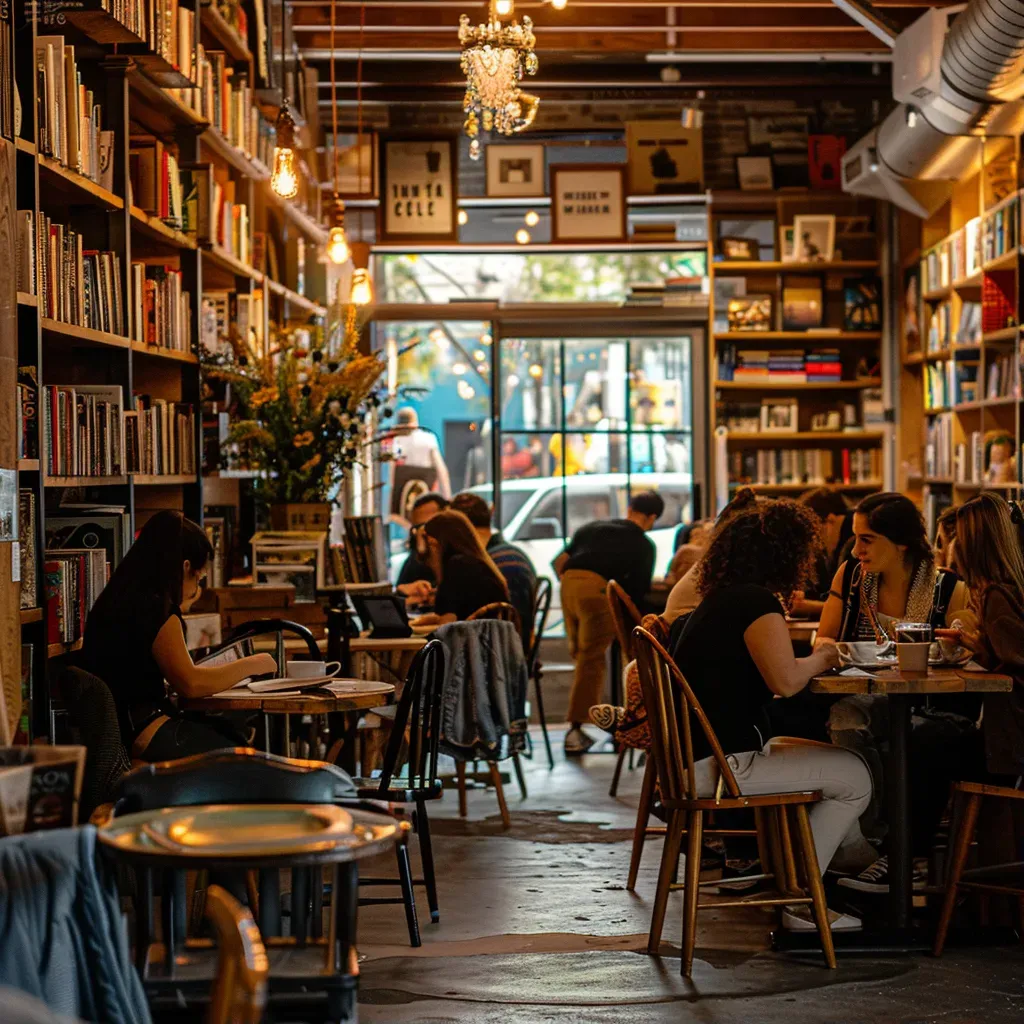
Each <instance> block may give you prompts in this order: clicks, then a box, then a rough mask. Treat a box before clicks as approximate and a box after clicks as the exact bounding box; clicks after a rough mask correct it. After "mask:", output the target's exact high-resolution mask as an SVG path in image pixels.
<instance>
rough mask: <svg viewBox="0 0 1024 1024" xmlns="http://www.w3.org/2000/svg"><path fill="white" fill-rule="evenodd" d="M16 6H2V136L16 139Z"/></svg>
mask: <svg viewBox="0 0 1024 1024" xmlns="http://www.w3.org/2000/svg"><path fill="white" fill-rule="evenodd" d="M14 93H15V84H14V5H13V4H10V3H6V4H0V135H2V136H3V137H4V138H5V139H13V138H14Z"/></svg>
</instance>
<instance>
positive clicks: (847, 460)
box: [843, 448, 850, 484]
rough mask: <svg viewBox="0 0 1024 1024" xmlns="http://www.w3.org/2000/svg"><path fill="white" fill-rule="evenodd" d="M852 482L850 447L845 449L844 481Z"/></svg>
mask: <svg viewBox="0 0 1024 1024" xmlns="http://www.w3.org/2000/svg"><path fill="white" fill-rule="evenodd" d="M849 482H850V449H849V448H844V449H843V483H844V484H848V483H849Z"/></svg>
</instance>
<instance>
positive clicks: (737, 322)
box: [727, 295, 772, 332]
mask: <svg viewBox="0 0 1024 1024" xmlns="http://www.w3.org/2000/svg"><path fill="white" fill-rule="evenodd" d="M727 312H728V316H729V330H730V332H732V331H770V330H771V329H772V297H771V296H770V295H737V296H735V297H734V298H731V299H730V300H729V305H728V309H727Z"/></svg>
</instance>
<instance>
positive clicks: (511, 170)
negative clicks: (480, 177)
mask: <svg viewBox="0 0 1024 1024" xmlns="http://www.w3.org/2000/svg"><path fill="white" fill-rule="evenodd" d="M485 154H486V160H487V194H488V195H489V196H542V195H544V194H545V193H546V182H545V180H544V147H543V146H541V145H529V146H527V145H510V146H503V145H499V144H495V143H491V144H490V145H489V146H488V147H487V149H486V150H485Z"/></svg>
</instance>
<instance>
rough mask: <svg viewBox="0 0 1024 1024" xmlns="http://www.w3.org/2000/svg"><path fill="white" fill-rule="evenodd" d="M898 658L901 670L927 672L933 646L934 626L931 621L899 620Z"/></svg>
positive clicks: (896, 628) (897, 636) (897, 629)
mask: <svg viewBox="0 0 1024 1024" xmlns="http://www.w3.org/2000/svg"><path fill="white" fill-rule="evenodd" d="M894 632H895V634H896V660H897V662H898V663H899V667H900V671H901V672H927V671H928V655H929V652H930V651H931V647H932V627H931V623H929V622H897V623H896V625H895V627H894Z"/></svg>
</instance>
